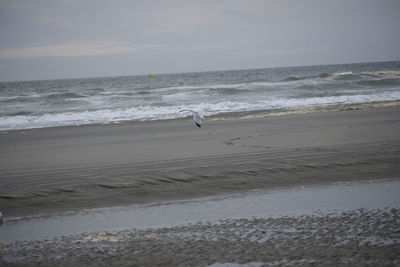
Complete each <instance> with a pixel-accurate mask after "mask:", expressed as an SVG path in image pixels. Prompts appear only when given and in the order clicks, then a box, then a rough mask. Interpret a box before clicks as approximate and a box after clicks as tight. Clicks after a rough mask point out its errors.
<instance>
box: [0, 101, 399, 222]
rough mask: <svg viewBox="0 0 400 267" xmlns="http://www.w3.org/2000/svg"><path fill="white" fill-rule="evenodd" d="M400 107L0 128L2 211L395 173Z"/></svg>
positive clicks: (186, 195) (395, 176)
mask: <svg viewBox="0 0 400 267" xmlns="http://www.w3.org/2000/svg"><path fill="white" fill-rule="evenodd" d="M360 107H362V106H361V105H360ZM399 133H400V107H399V106H398V105H394V106H391V107H380V108H372V107H367V108H365V106H364V107H362V108H358V107H357V106H356V107H351V108H346V107H344V108H339V109H336V110H335V111H325V112H316V111H315V110H314V111H313V112H311V113H305V114H297V115H294V114H292V115H284V116H276V114H265V113H257V112H253V113H246V114H243V113H238V114H230V115H227V116H219V117H212V118H208V119H206V120H205V121H204V124H203V126H202V128H200V129H198V128H197V127H196V126H195V125H194V123H193V121H192V120H191V119H190V118H185V119H179V120H168V121H154V122H130V123H121V124H114V125H90V126H76V127H59V128H46V129H38V130H24V131H10V132H1V133H0V147H1V152H0V208H1V211H2V212H3V214H4V215H5V217H6V218H7V217H13V216H27V215H36V214H42V213H49V212H58V211H68V210H79V209H82V208H98V207H111V206H120V205H130V204H141V203H152V202H159V201H167V200H179V199H190V198H193V197H202V196H215V195H221V194H225V193H234V192H242V191H248V190H254V189H269V188H285V187H293V186H299V185H316V184H331V183H336V182H343V181H360V180H371V179H374V180H379V179H398V178H399V177H400V175H399V174H400V164H399V162H400V134H399Z"/></svg>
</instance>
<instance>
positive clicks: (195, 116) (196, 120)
mask: <svg viewBox="0 0 400 267" xmlns="http://www.w3.org/2000/svg"><path fill="white" fill-rule="evenodd" d="M183 111H189V112H192V115H193V120H194V123H195V124H196V125H197V127H199V128H200V127H201V120H204V117H203V116H202V115H201V114H200V113H198V112H197V111H194V110H190V109H182V110H181V111H180V112H183Z"/></svg>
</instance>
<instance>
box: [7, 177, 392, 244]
mask: <svg viewBox="0 0 400 267" xmlns="http://www.w3.org/2000/svg"><path fill="white" fill-rule="evenodd" d="M385 207H393V208H399V207H400V181H386V182H368V183H354V184H349V183H347V184H336V185H330V186H315V187H302V188H293V189H285V190H269V191H265V190H262V191H261V190H260V191H253V192H248V193H241V194H233V195H225V196H219V197H210V198H201V199H195V200H190V201H179V202H167V203H157V204H151V205H135V206H127V207H116V208H104V209H94V210H86V211H81V212H74V213H71V212H69V213H64V214H63V213H60V214H58V215H52V216H42V217H32V218H21V219H16V218H9V219H7V220H6V221H5V222H4V223H3V225H1V227H0V241H13V240H35V239H46V238H54V237H59V236H68V235H72V234H79V233H85V232H99V231H119V230H126V229H132V228H136V229H148V228H160V227H172V226H179V225H186V224H190V223H197V222H207V221H212V222H217V221H218V220H224V219H239V218H252V217H259V218H269V217H281V216H286V215H287V216H297V215H305V214H313V213H318V214H327V213H330V212H337V211H347V210H354V209H360V208H368V209H378V208H385Z"/></svg>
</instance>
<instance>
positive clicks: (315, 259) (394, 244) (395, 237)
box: [0, 208, 400, 266]
mask: <svg viewBox="0 0 400 267" xmlns="http://www.w3.org/2000/svg"><path fill="white" fill-rule="evenodd" d="M399 214H400V210H399V209H394V208H392V209H382V210H370V209H357V210H353V211H346V212H337V213H332V214H330V215H320V214H318V213H316V214H312V215H304V216H297V217H291V216H286V217H280V218H244V219H231V220H225V221H222V222H219V223H196V224H192V225H187V226H177V227H172V228H158V229H147V230H140V229H139V230H137V229H132V230H128V231H121V232H116V233H111V232H100V233H95V234H82V235H77V236H68V237H60V238H56V239H53V240H47V241H29V242H15V243H0V251H1V252H2V253H1V254H0V255H1V256H0V264H1V265H2V266H37V265H41V266H399V265H400V256H399V249H400V237H399V234H398V233H399V229H400V215H399Z"/></svg>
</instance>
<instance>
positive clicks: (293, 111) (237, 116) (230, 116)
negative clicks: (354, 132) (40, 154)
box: [0, 100, 400, 135]
mask: <svg viewBox="0 0 400 267" xmlns="http://www.w3.org/2000/svg"><path fill="white" fill-rule="evenodd" d="M398 106H400V100H388V101H379V102H367V103H351V104H331V105H324V106H319V105H315V106H294V107H288V108H276V109H267V110H251V111H232V112H222V113H218V114H213V115H209V116H207V117H206V119H205V120H204V122H205V123H206V122H210V121H223V120H245V119H255V118H265V117H274V116H290V115H302V114H312V113H320V112H338V111H349V110H369V109H379V108H388V107H398ZM190 117H191V116H190V115H188V116H186V117H180V118H169V119H140V120H122V121H114V122H106V123H88V124H76V125H60V126H44V127H37V128H23V129H9V130H6V129H5V130H1V129H0V135H1V134H8V133H12V132H27V131H41V130H46V129H58V128H70V127H72V128H75V127H91V126H94V127H96V126H97V127H98V126H114V125H124V124H137V123H157V122H164V121H166V122H168V121H169V122H174V121H182V120H187V119H188V118H190Z"/></svg>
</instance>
